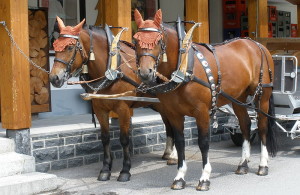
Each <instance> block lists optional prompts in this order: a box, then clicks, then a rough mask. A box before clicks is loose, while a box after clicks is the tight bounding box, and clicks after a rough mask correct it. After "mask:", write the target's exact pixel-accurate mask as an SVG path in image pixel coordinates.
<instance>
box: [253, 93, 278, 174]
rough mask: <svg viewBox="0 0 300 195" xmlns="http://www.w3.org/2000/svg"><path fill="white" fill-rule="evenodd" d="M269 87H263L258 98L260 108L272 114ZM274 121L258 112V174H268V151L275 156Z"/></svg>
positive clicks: (271, 97)
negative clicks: (259, 141)
mask: <svg viewBox="0 0 300 195" xmlns="http://www.w3.org/2000/svg"><path fill="white" fill-rule="evenodd" d="M271 93H272V90H271V89H264V91H263V95H262V97H261V100H260V109H261V110H262V111H263V112H265V113H268V114H269V115H271V116H273V115H274V107H273V96H272V94H271ZM274 125H275V121H274V119H272V118H267V117H266V116H264V115H263V114H261V113H258V133H259V136H260V139H261V156H260V164H259V168H258V172H257V174H258V175H260V176H265V175H268V160H269V153H270V154H271V156H275V155H276V152H277V143H276V137H275V132H274V131H275V129H276V128H274Z"/></svg>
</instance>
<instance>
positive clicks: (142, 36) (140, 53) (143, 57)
mask: <svg viewBox="0 0 300 195" xmlns="http://www.w3.org/2000/svg"><path fill="white" fill-rule="evenodd" d="M134 18H135V22H136V24H137V27H138V32H137V33H136V34H135V35H134V36H133V37H134V38H135V40H136V42H137V44H136V55H137V58H136V59H137V66H138V76H139V77H140V78H141V80H142V81H143V82H144V83H147V84H151V83H154V82H155V80H156V70H157V66H158V64H159V63H160V62H161V61H162V58H163V54H164V53H165V44H164V41H163V35H164V34H163V30H162V28H161V24H162V12H161V10H158V11H157V12H156V14H155V17H154V20H145V21H144V20H143V18H142V16H141V14H140V12H139V11H138V10H137V9H136V10H135V11H134Z"/></svg>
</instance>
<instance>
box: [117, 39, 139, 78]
mask: <svg viewBox="0 0 300 195" xmlns="http://www.w3.org/2000/svg"><path fill="white" fill-rule="evenodd" d="M120 48H121V51H120V55H121V65H120V69H121V71H122V72H123V73H124V74H125V75H126V76H128V77H130V78H131V79H133V80H135V81H136V82H138V83H140V80H139V79H138V76H137V74H136V73H135V72H136V71H137V65H136V54H135V50H134V49H133V48H131V47H129V46H128V45H127V44H125V43H123V42H120ZM124 58H125V59H124ZM125 60H126V61H127V63H126V62H125Z"/></svg>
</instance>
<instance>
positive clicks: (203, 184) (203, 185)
mask: <svg viewBox="0 0 300 195" xmlns="http://www.w3.org/2000/svg"><path fill="white" fill-rule="evenodd" d="M209 186H210V181H199V184H198V186H197V187H196V190H197V191H208V190H209Z"/></svg>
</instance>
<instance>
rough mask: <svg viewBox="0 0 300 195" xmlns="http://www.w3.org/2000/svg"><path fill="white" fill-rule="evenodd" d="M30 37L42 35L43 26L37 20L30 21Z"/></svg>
mask: <svg viewBox="0 0 300 195" xmlns="http://www.w3.org/2000/svg"><path fill="white" fill-rule="evenodd" d="M28 23H29V37H31V38H34V37H37V36H38V35H39V34H40V30H41V24H40V23H39V21H36V20H29V21H28Z"/></svg>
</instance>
